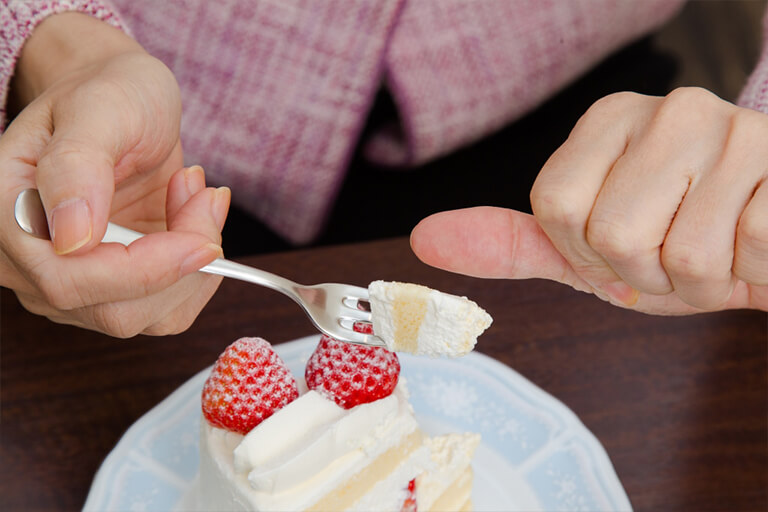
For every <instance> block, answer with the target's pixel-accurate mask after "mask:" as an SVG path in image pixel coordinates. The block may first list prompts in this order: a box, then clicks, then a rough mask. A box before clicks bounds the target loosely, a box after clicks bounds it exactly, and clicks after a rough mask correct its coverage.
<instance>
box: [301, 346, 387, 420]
mask: <svg viewBox="0 0 768 512" xmlns="http://www.w3.org/2000/svg"><path fill="white" fill-rule="evenodd" d="M399 375H400V361H399V360H398V358H397V355H396V354H394V353H393V352H390V351H388V350H386V349H384V348H380V347H367V346H362V345H353V344H350V343H345V342H342V341H338V340H335V339H333V338H330V337H328V336H322V337H321V338H320V343H318V345H317V348H316V349H315V352H314V353H313V354H312V356H311V357H310V358H309V361H307V367H306V371H305V377H306V381H307V386H309V388H310V389H314V390H315V391H317V392H318V393H321V394H323V395H324V396H326V397H328V398H329V399H331V400H333V401H334V402H336V403H337V404H339V405H340V406H341V407H344V408H345V409H350V408H352V407H354V406H355V405H359V404H361V403H368V402H373V401H374V400H378V399H380V398H384V397H386V396H389V395H390V394H391V393H392V391H393V390H394V389H395V386H396V385H397V379H398V376H399Z"/></svg>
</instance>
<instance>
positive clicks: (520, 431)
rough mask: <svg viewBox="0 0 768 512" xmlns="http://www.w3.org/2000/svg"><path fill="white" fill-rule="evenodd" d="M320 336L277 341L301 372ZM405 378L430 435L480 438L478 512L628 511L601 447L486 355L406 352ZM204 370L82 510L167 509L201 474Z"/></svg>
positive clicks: (134, 434) (136, 432) (106, 472)
mask: <svg viewBox="0 0 768 512" xmlns="http://www.w3.org/2000/svg"><path fill="white" fill-rule="evenodd" d="M317 339H318V337H317V336H310V337H307V338H302V339H300V340H296V341H293V342H290V343H285V344H281V345H278V346H277V347H276V350H277V352H278V353H279V354H280V356H281V357H282V358H283V360H284V361H285V362H286V364H287V365H288V367H289V368H290V369H291V371H292V372H294V374H295V375H297V376H303V372H304V364H305V363H306V360H307V359H308V358H309V356H310V354H311V353H312V350H314V346H315V344H316V343H317ZM400 359H401V363H402V375H403V376H404V377H405V378H406V380H407V382H408V388H409V390H410V392H411V402H412V404H413V407H414V410H415V412H416V416H417V418H418V420H419V422H420V423H421V424H422V427H423V428H424V429H425V430H427V431H428V432H429V433H433V434H434V433H442V432H446V431H454V432H455V431H464V430H466V431H474V432H480V433H481V434H482V438H483V440H482V443H481V445H480V447H479V448H478V452H477V454H476V456H475V460H474V463H473V467H474V470H475V486H474V493H473V501H474V505H475V510H504V511H509V510H514V509H518V510H573V511H579V510H589V511H592V510H631V506H630V504H629V500H628V499H627V496H626V493H625V492H624V489H623V488H622V486H621V484H620V482H619V480H618V478H617V476H616V473H615V471H614V469H613V466H612V465H611V463H610V460H609V459H608V456H607V455H606V453H605V451H604V450H603V447H602V446H601V445H600V443H599V442H598V441H597V439H596V438H595V437H594V436H593V435H592V434H591V433H590V432H589V431H588V430H587V429H586V428H585V427H584V425H583V424H582V423H581V422H580V421H579V420H578V418H577V417H576V416H575V415H574V414H573V413H572V412H571V411H570V410H569V409H568V408H567V407H565V406H564V405H563V404H562V403H560V402H559V401H557V400H556V399H555V398H553V397H552V396H550V395H548V394H547V393H545V392H544V391H543V390H541V389H540V388H538V387H536V386H535V385H533V384H532V383H531V382H530V381H528V380H526V379H525V378H523V377H522V376H520V375H519V374H518V373H516V372H514V371H513V370H511V369H510V368H508V367H507V366H505V365H503V364H501V363H499V362H497V361H495V360H493V359H491V358H489V357H486V356H484V355H482V354H478V353H471V354H469V355H468V356H466V357H464V358H461V359H427V358H416V357H412V356H407V355H401V356H400ZM208 372H209V370H208V369H206V370H204V371H202V372H200V373H199V374H197V375H196V376H194V377H193V378H191V379H190V380H189V381H187V382H186V383H185V384H184V385H182V386H181V387H180V388H179V389H177V390H176V391H174V392H173V393H172V394H171V395H170V396H168V397H167V398H166V399H165V400H164V401H163V402H161V403H160V404H158V405H157V406H156V407H155V408H153V409H152V410H151V411H149V412H148V413H147V414H145V415H144V416H143V417H142V418H140V419H139V420H138V421H137V422H136V423H135V424H134V425H133V426H132V427H131V428H130V429H129V430H128V431H127V432H126V434H125V435H124V436H123V438H122V439H121V440H120V441H119V442H118V444H117V445H116V446H115V448H114V449H113V450H112V452H111V453H110V454H109V456H108V457H107V458H106V459H105V460H104V462H103V464H102V466H101V468H100V469H99V471H98V473H97V474H96V477H95V479H94V482H93V485H92V486H91V491H90V493H89V495H88V500H87V501H86V504H85V509H86V510H98V511H106V510H133V511H152V510H158V511H167V510H171V509H173V508H174V507H176V506H177V504H178V503H179V501H180V500H181V498H182V496H183V495H184V493H185V492H186V491H187V490H188V489H189V486H190V484H191V482H192V480H193V478H194V476H195V474H196V472H197V466H198V449H197V443H198V436H199V433H198V432H199V426H200V420H201V418H200V390H201V389H202V386H203V383H204V382H205V379H206V377H207V375H208Z"/></svg>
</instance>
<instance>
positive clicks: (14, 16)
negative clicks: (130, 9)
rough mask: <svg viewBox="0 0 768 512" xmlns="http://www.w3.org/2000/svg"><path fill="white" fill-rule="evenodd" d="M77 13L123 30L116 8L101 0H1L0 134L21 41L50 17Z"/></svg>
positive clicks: (4, 119)
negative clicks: (88, 15)
mask: <svg viewBox="0 0 768 512" xmlns="http://www.w3.org/2000/svg"><path fill="white" fill-rule="evenodd" d="M68 11H80V12H84V13H87V14H90V15H91V16H95V17H96V18H99V19H100V20H103V21H106V22H107V23H109V24H110V25H112V26H114V27H117V28H121V29H123V30H126V27H125V26H124V25H123V23H122V22H121V21H120V18H119V16H118V15H117V13H116V11H115V8H114V7H113V6H112V5H111V4H109V2H105V1H101V0H0V133H2V130H3V129H4V128H5V124H6V115H7V110H6V109H7V103H8V87H9V86H10V83H11V79H12V78H13V70H14V67H15V66H16V61H17V60H18V58H19V54H20V53H21V48H22V47H23V46H24V42H25V41H26V40H27V38H28V37H29V36H30V35H31V34H32V31H33V30H34V29H35V28H36V27H37V25H38V24H39V23H40V22H41V21H43V20H44V19H45V18H47V17H48V16H50V15H52V14H57V13H61V12H68Z"/></svg>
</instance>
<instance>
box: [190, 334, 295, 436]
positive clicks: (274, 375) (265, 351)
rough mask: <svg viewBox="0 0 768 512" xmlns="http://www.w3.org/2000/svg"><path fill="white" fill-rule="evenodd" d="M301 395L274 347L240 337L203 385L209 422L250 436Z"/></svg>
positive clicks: (229, 347) (257, 339)
mask: <svg viewBox="0 0 768 512" xmlns="http://www.w3.org/2000/svg"><path fill="white" fill-rule="evenodd" d="M298 396H299V391H298V388H297V387H296V380H295V379H294V378H293V375H291V372H290V370H288V368H287V367H286V366H285V363H283V360H282V359H280V356H278V355H277V354H276V353H275V352H274V350H272V345H270V344H269V342H268V341H266V340H263V339H261V338H240V339H239V340H237V341H235V342H234V343H232V344H231V345H230V346H228V347H227V348H226V349H225V350H224V352H223V353H222V354H221V355H220V356H219V359H218V360H217V361H216V364H215V365H214V366H213V369H212V370H211V375H210V376H209V377H208V380H206V381H205V385H204V386H203V397H202V404H203V416H204V417H205V419H206V420H208V423H210V424H211V425H214V426H216V427H221V428H224V429H227V430H230V431H232V432H237V433H239V434H243V435H245V434H247V433H248V432H250V431H251V429H253V427H255V426H256V425H258V424H259V423H261V422H262V421H264V420H265V419H267V418H269V417H270V416H271V415H272V414H274V412H275V411H277V410H279V409H281V408H282V407H284V406H285V405H287V404H288V403H290V402H292V401H293V400H295V399H296V397H298Z"/></svg>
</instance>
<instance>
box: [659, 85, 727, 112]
mask: <svg viewBox="0 0 768 512" xmlns="http://www.w3.org/2000/svg"><path fill="white" fill-rule="evenodd" d="M717 100H718V98H717V96H715V95H714V94H712V93H711V92H709V91H708V90H706V89H704V88H703V87H678V88H677V89H674V90H673V91H672V92H670V93H669V94H667V95H666V96H665V97H664V101H663V102H662V104H661V109H662V110H666V109H669V110H673V111H674V112H679V111H681V110H684V111H688V110H690V109H693V108H696V109H700V108H702V106H704V107H707V106H711V105H714V104H716V103H717Z"/></svg>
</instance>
